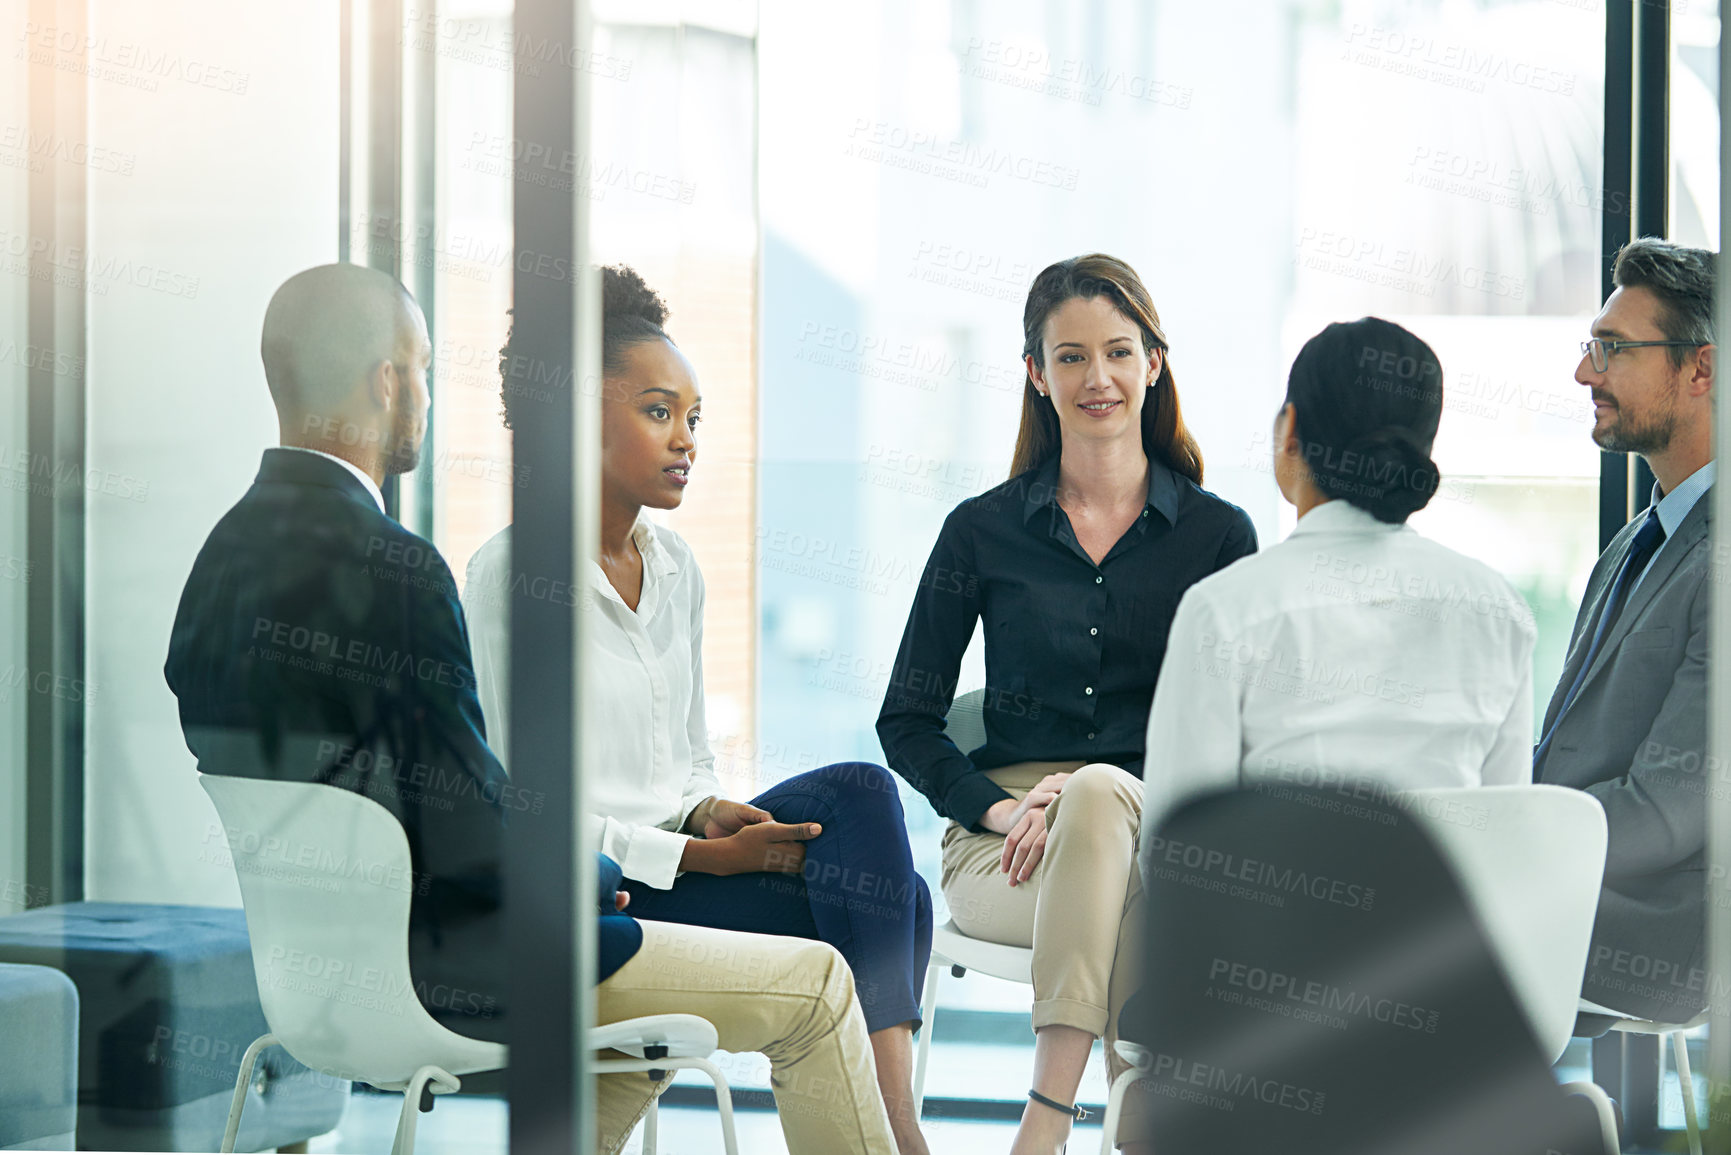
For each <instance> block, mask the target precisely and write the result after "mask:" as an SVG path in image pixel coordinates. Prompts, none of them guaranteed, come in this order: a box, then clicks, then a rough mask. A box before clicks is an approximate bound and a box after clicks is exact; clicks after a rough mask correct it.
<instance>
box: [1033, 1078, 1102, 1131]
mask: <svg viewBox="0 0 1731 1155" xmlns="http://www.w3.org/2000/svg"><path fill="white" fill-rule="evenodd" d="M1028 1098H1030V1099H1032V1100H1033V1101H1034V1102H1036V1103H1038V1104H1040V1105H1041V1106H1042V1107H1050V1108H1052V1110H1054V1111H1062V1112H1063V1113H1064V1114H1066V1115H1071V1116H1074V1117H1075V1120H1076V1122H1078V1123H1080V1122H1081V1121H1082V1120H1084V1119H1086V1118H1087V1117H1088V1116H1089V1115H1090V1114H1092V1113H1093V1112H1091V1111H1089V1110H1088V1109H1087V1108H1086V1107H1078V1106H1076V1105H1075V1104H1074V1103H1060V1102H1058V1100H1056V1099H1048V1098H1046V1096H1044V1095H1042V1094H1040V1092H1038V1091H1036V1090H1034V1089H1033V1088H1031V1087H1030V1088H1029V1089H1028Z"/></svg>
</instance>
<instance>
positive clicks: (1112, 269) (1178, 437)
mask: <svg viewBox="0 0 1731 1155" xmlns="http://www.w3.org/2000/svg"><path fill="white" fill-rule="evenodd" d="M1076 297H1081V298H1082V299H1084V300H1092V299H1093V298H1095V297H1105V298H1106V299H1107V300H1109V301H1111V302H1112V304H1113V306H1114V307H1115V308H1116V309H1117V310H1118V311H1119V312H1120V313H1122V314H1124V316H1126V317H1128V318H1129V319H1130V320H1132V321H1134V322H1135V323H1136V327H1137V328H1139V329H1140V330H1142V348H1143V349H1144V350H1145V351H1147V352H1149V353H1152V352H1153V351H1154V350H1155V349H1159V350H1160V351H1161V352H1162V353H1163V354H1164V356H1162V357H1161V358H1160V376H1158V377H1156V378H1155V379H1154V383H1153V384H1152V385H1150V386H1148V394H1147V396H1146V397H1144V398H1143V399H1142V451H1143V452H1144V453H1146V454H1147V455H1148V456H1149V457H1150V458H1153V459H1157V460H1159V461H1161V462H1163V463H1165V465H1166V466H1167V467H1168V468H1169V469H1171V470H1172V471H1173V472H1174V473H1179V474H1182V475H1183V476H1185V477H1188V478H1189V479H1190V480H1191V481H1194V482H1195V483H1196V484H1198V485H1201V484H1202V449H1201V447H1200V446H1198V445H1197V444H1196V439H1195V438H1194V437H1192V436H1190V430H1188V429H1187V428H1185V426H1184V415H1183V413H1181V412H1180V411H1179V408H1178V386H1177V385H1176V384H1174V383H1173V380H1172V352H1171V349H1170V348H1169V347H1168V346H1167V344H1166V332H1165V330H1164V329H1162V328H1161V327H1160V314H1159V313H1157V312H1155V310H1154V300H1153V298H1151V297H1150V296H1149V295H1148V289H1147V287H1146V286H1144V285H1143V284H1142V278H1141V277H1138V276H1137V275H1136V270H1135V269H1132V268H1131V267H1130V266H1129V265H1127V264H1125V263H1124V262H1123V261H1120V260H1119V259H1118V258H1117V257H1109V256H1107V255H1106V254H1105V253H1088V254H1086V255H1085V256H1080V257H1071V258H1070V259H1069V260H1067V261H1059V262H1058V263H1056V264H1053V265H1047V266H1046V267H1045V268H1044V269H1043V270H1041V272H1040V275H1039V276H1037V277H1035V278H1034V284H1033V286H1032V287H1031V288H1029V289H1028V303H1027V305H1026V306H1024V307H1023V309H1022V337H1023V341H1022V353H1023V355H1024V356H1027V357H1032V358H1033V359H1034V361H1035V363H1036V364H1041V365H1043V364H1045V361H1046V353H1045V348H1044V342H1043V341H1042V340H1041V338H1042V336H1043V335H1044V333H1045V330H1046V318H1048V317H1050V316H1051V315H1052V312H1053V311H1054V310H1055V309H1057V307H1058V306H1059V305H1062V304H1063V303H1064V302H1065V301H1068V300H1071V299H1073V298H1076ZM1061 445H1062V441H1061V438H1060V435H1059V432H1058V412H1057V410H1056V409H1054V408H1053V407H1052V402H1051V400H1050V399H1049V398H1046V397H1042V396H1040V391H1039V390H1038V389H1036V388H1034V379H1033V377H1031V376H1030V377H1028V378H1027V380H1026V382H1025V383H1024V384H1023V386H1022V427H1021V428H1020V429H1019V430H1017V432H1016V452H1015V455H1014V456H1013V457H1012V458H1011V460H1010V476H1011V477H1016V476H1019V475H1020V474H1023V473H1026V472H1027V471H1028V470H1030V469H1038V468H1039V467H1040V466H1042V465H1044V464H1046V462H1048V461H1050V460H1051V459H1052V458H1053V457H1054V456H1056V455H1057V453H1058V450H1059V448H1060V447H1061Z"/></svg>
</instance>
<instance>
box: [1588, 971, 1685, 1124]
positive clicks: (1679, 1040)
mask: <svg viewBox="0 0 1731 1155" xmlns="http://www.w3.org/2000/svg"><path fill="white" fill-rule="evenodd" d="M1580 1010H1581V1011H1582V1012H1583V1013H1585V1014H1590V1015H1610V1016H1612V1017H1613V1018H1615V1019H1616V1020H1617V1021H1616V1022H1614V1023H1612V1024H1611V1030H1613V1031H1617V1032H1619V1033H1621V1034H1625V1035H1661V1036H1664V1037H1665V1038H1668V1039H1670V1040H1671V1054H1672V1057H1673V1058H1674V1059H1675V1061H1676V1064H1677V1088H1678V1090H1679V1091H1681V1092H1682V1095H1683V1127H1684V1129H1685V1131H1686V1132H1687V1134H1688V1136H1689V1155H1701V1121H1700V1119H1699V1118H1698V1116H1697V1114H1696V1109H1695V1073H1694V1072H1693V1071H1691V1070H1690V1069H1689V1038H1688V1035H1689V1032H1690V1031H1692V1030H1694V1029H1695V1028H1696V1027H1699V1026H1701V1025H1702V1024H1703V1023H1705V1022H1706V1021H1707V1019H1708V1017H1709V1016H1710V1015H1711V1014H1712V1011H1711V1009H1710V1008H1709V1009H1706V1010H1703V1011H1702V1012H1701V1013H1700V1014H1698V1015H1696V1016H1695V1017H1694V1018H1692V1019H1690V1020H1689V1021H1688V1022H1686V1023H1658V1022H1654V1021H1653V1020H1651V1019H1631V1018H1627V1017H1625V1016H1624V1014H1623V1012H1622V1011H1619V1010H1614V1009H1612V1008H1610V1007H1602V1006H1600V1005H1599V1004H1598V1003H1593V1002H1588V1001H1587V1000H1586V999H1582V1000H1581V1004H1580ZM1664 1058H1665V1056H1664V1051H1663V1049H1662V1048H1661V1050H1660V1054H1659V1059H1660V1062H1661V1064H1663V1062H1664ZM1660 1075H1661V1077H1663V1075H1664V1070H1663V1066H1662V1065H1661V1069H1660Z"/></svg>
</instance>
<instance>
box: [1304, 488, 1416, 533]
mask: <svg viewBox="0 0 1731 1155" xmlns="http://www.w3.org/2000/svg"><path fill="white" fill-rule="evenodd" d="M1408 528H1409V527H1408V526H1407V525H1406V524H1405V523H1404V522H1402V523H1400V524H1392V525H1391V524H1390V523H1388V522H1386V521H1382V520H1379V519H1378V518H1377V517H1376V515H1375V514H1372V513H1370V512H1369V511H1367V510H1363V509H1360V508H1359V507H1358V506H1356V505H1354V504H1352V502H1350V501H1347V500H1346V499H1345V498H1343V497H1337V498H1334V499H1333V500H1331V501H1325V502H1323V503H1322V504H1321V505H1318V506H1316V507H1314V508H1313V509H1311V511H1310V512H1309V513H1307V514H1305V515H1304V516H1303V517H1301V518H1299V519H1298V524H1297V525H1296V526H1294V527H1293V529H1292V532H1291V533H1290V534H1288V535H1287V537H1288V538H1294V537H1298V536H1299V535H1300V534H1307V533H1398V532H1400V531H1402V530H1405V529H1408Z"/></svg>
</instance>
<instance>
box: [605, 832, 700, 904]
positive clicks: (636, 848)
mask: <svg viewBox="0 0 1731 1155" xmlns="http://www.w3.org/2000/svg"><path fill="white" fill-rule="evenodd" d="M690 840H691V836H690V835H689V834H681V833H679V832H677V831H673V830H663V829H661V828H660V827H658V826H639V827H638V828H637V829H636V830H634V831H632V832H631V845H630V846H629V847H628V848H627V849H626V851H625V861H624V862H621V863H620V864H619V865H620V868H621V869H623V870H624V871H625V877H626V878H634V879H636V880H637V881H638V882H641V883H643V884H644V885H645V886H652V887H654V888H655V889H656V890H671V889H672V888H673V880H674V879H675V878H676V877H678V875H679V860H680V859H681V858H683V857H685V844H686V843H687V842H689V841H690Z"/></svg>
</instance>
